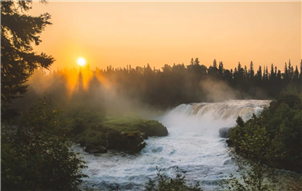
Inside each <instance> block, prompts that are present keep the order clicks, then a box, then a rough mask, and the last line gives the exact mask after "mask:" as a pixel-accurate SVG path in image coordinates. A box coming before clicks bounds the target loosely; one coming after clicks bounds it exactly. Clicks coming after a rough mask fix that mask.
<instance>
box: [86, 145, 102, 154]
mask: <svg viewBox="0 0 302 191" xmlns="http://www.w3.org/2000/svg"><path fill="white" fill-rule="evenodd" d="M84 151H86V152H88V153H90V154H94V153H107V148H106V147H103V146H94V145H87V146H86V147H85V149H84Z"/></svg>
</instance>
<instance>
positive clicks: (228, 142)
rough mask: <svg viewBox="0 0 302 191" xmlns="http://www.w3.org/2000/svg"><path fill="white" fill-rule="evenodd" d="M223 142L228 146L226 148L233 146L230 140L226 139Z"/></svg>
mask: <svg viewBox="0 0 302 191" xmlns="http://www.w3.org/2000/svg"><path fill="white" fill-rule="evenodd" d="M225 142H226V143H227V144H228V147H232V146H233V141H231V140H230V139H227V140H226V141H225Z"/></svg>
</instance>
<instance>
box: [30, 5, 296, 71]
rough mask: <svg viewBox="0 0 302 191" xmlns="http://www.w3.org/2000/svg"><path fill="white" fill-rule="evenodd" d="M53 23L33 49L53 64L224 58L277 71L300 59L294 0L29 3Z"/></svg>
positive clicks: (34, 12) (186, 61) (100, 64)
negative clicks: (47, 56)
mask: <svg viewBox="0 0 302 191" xmlns="http://www.w3.org/2000/svg"><path fill="white" fill-rule="evenodd" d="M45 12H48V13H50V14H51V16H52V19H51V22H52V23H53V25H52V26H48V27H47V28H46V31H44V32H43V33H42V36H41V37H42V41H43V42H42V43H41V44H40V45H39V46H36V47H35V50H36V51H38V52H42V51H43V52H46V53H47V54H51V55H52V56H54V57H55V59H56V62H55V63H54V64H53V65H52V69H57V68H63V67H77V63H76V61H77V59H78V58H79V57H84V58H85V59H86V60H87V63H88V64H90V66H91V68H92V69H94V68H95V67H99V68H106V66H108V65H112V66H113V67H126V66H127V65H131V66H132V67H135V66H144V65H146V64H147V63H149V64H150V66H151V67H155V68H161V67H162V66H163V65H164V64H169V65H172V64H173V63H176V64H178V63H184V64H186V65H187V64H189V61H190V59H191V58H196V57H198V58H199V60H200V62H201V63H200V64H204V65H206V66H209V65H211V64H212V62H213V60H214V59H216V60H217V61H223V63H224V66H225V67H226V68H234V67H236V66H237V64H238V62H241V64H242V65H247V66H248V65H249V63H250V61H253V62H254V67H255V68H257V67H258V66H259V65H261V66H264V65H265V66H269V65H270V64H271V63H273V64H274V65H275V66H277V67H278V68H279V69H281V70H283V67H284V63H285V62H288V60H289V59H290V60H291V63H292V64H293V65H298V64H299V63H300V60H301V2H52V1H49V2H48V4H46V5H45V4H41V3H38V2H34V3H33V9H32V10H31V11H30V12H29V14H31V15H40V14H42V13H45Z"/></svg>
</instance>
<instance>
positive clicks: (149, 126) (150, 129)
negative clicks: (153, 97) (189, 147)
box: [138, 120, 168, 136]
mask: <svg viewBox="0 0 302 191" xmlns="http://www.w3.org/2000/svg"><path fill="white" fill-rule="evenodd" d="M138 130H139V131H140V132H143V133H145V134H146V135H147V136H167V135H168V130H167V128H166V127H165V126H163V125H162V124H161V123H159V122H158V121H156V120H149V121H145V122H142V123H141V124H140V125H139V127H138Z"/></svg>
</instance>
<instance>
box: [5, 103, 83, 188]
mask: <svg viewBox="0 0 302 191" xmlns="http://www.w3.org/2000/svg"><path fill="white" fill-rule="evenodd" d="M48 106H49V104H48V103H46V102H45V101H43V102H42V103H40V104H38V105H36V106H34V107H32V108H31V109H30V110H28V111H25V112H24V113H23V115H22V116H21V120H20V124H19V125H17V127H15V128H14V127H13V126H11V125H5V123H2V132H1V135H2V153H1V154H2V156H1V166H2V171H1V175H2V176H1V183H2V189H3V190H78V186H79V185H80V184H81V182H82V180H81V178H82V177H87V176H86V175H84V174H82V173H81V172H80V169H81V168H85V165H84V161H83V160H82V159H80V158H78V156H77V154H76V153H74V152H73V151H72V150H70V146H71V145H70V143H69V142H68V139H67V134H68V133H69V131H70V129H68V128H66V124H65V123H64V122H62V121H60V120H59V115H60V113H61V112H60V111H58V110H50V109H49V107H48Z"/></svg>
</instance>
